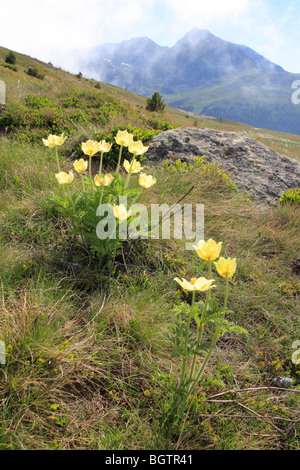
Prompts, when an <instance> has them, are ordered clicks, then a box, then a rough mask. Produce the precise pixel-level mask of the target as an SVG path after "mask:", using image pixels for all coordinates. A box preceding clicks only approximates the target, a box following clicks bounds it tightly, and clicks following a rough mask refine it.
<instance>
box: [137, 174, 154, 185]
mask: <svg viewBox="0 0 300 470" xmlns="http://www.w3.org/2000/svg"><path fill="white" fill-rule="evenodd" d="M155 183H156V178H153V176H152V175H148V176H147V175H145V173H141V174H140V177H139V184H140V186H142V187H143V188H150V187H151V186H153V185H154V184H155Z"/></svg>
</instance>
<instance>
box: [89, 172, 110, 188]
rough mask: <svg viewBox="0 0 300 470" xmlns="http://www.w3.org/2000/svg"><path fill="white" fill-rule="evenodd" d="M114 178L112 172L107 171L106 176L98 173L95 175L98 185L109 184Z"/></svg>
mask: <svg viewBox="0 0 300 470" xmlns="http://www.w3.org/2000/svg"><path fill="white" fill-rule="evenodd" d="M113 180H114V177H113V176H112V175H111V174H110V173H106V175H105V176H104V178H101V177H100V176H99V175H96V176H95V177H94V181H95V185H96V186H109V185H110V184H111V183H112V181H113Z"/></svg>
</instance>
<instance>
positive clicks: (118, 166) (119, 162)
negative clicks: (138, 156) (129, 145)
mask: <svg viewBox="0 0 300 470" xmlns="http://www.w3.org/2000/svg"><path fill="white" fill-rule="evenodd" d="M122 148H123V145H121V146H120V150H119V160H118V165H117V169H116V173H119V168H120V164H121V156H122Z"/></svg>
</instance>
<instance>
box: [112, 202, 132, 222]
mask: <svg viewBox="0 0 300 470" xmlns="http://www.w3.org/2000/svg"><path fill="white" fill-rule="evenodd" d="M113 212H114V216H115V217H116V218H117V219H119V220H126V219H127V218H128V217H129V216H130V215H131V211H130V210H129V211H127V210H126V207H125V206H124V204H120V205H119V206H114V207H113Z"/></svg>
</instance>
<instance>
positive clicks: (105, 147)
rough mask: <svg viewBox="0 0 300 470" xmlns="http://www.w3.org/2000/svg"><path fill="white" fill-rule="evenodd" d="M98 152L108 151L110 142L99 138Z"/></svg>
mask: <svg viewBox="0 0 300 470" xmlns="http://www.w3.org/2000/svg"><path fill="white" fill-rule="evenodd" d="M98 149H99V152H109V151H110V149H111V144H110V143H109V142H106V141H105V140H101V142H99V144H98Z"/></svg>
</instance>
